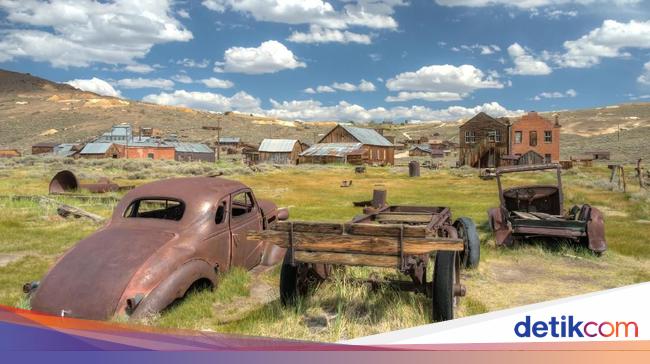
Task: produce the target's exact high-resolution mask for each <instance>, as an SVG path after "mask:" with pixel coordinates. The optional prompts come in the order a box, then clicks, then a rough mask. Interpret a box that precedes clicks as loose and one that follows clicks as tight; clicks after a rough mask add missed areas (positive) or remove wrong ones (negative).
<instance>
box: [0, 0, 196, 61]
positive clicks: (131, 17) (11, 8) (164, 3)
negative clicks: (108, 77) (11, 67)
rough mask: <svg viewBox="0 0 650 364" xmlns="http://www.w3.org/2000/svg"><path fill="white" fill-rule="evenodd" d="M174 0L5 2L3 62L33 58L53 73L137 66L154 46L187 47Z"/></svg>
mask: <svg viewBox="0 0 650 364" xmlns="http://www.w3.org/2000/svg"><path fill="white" fill-rule="evenodd" d="M170 7H171V2H170V0H151V1H140V2H129V1H114V2H99V1H92V0H81V1H74V2H71V1H67V0H50V1H38V0H27V1H22V0H3V1H0V10H1V11H2V12H4V13H6V18H5V19H6V21H7V23H8V24H7V23H5V24H3V28H4V29H5V30H4V31H3V35H2V37H1V39H0V60H2V61H7V60H12V59H15V58H29V59H32V60H35V61H39V62H49V63H50V64H51V65H52V66H54V67H69V66H74V67H86V66H88V65H90V64H91V63H95V62H100V63H107V64H114V65H117V64H124V65H135V64H137V62H136V60H137V59H141V58H143V57H145V56H146V55H147V54H148V53H149V51H150V50H151V48H152V47H153V46H154V45H156V44H162V43H168V42H174V41H189V40H190V39H192V33H191V32H190V31H188V30H187V29H185V28H184V27H183V25H182V24H180V22H178V20H176V19H175V18H174V17H173V16H171V14H172V12H171V9H170Z"/></svg>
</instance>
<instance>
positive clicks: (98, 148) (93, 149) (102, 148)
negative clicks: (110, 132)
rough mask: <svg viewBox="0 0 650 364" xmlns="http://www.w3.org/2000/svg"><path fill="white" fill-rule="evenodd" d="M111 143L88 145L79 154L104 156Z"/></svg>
mask: <svg viewBox="0 0 650 364" xmlns="http://www.w3.org/2000/svg"><path fill="white" fill-rule="evenodd" d="M111 145H113V143H88V144H86V146H84V149H82V150H81V152H79V153H80V154H104V153H106V151H107V150H108V148H110V147H111Z"/></svg>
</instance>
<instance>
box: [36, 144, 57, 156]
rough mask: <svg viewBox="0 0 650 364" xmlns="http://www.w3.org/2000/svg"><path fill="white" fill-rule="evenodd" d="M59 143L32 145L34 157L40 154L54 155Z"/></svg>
mask: <svg viewBox="0 0 650 364" xmlns="http://www.w3.org/2000/svg"><path fill="white" fill-rule="evenodd" d="M57 145H59V143H55V142H41V143H36V144H34V145H32V155H38V154H53V153H54V149H55V148H56V146H57Z"/></svg>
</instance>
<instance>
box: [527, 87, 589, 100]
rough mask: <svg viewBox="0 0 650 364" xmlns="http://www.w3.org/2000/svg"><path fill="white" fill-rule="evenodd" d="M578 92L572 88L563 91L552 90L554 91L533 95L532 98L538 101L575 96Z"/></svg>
mask: <svg viewBox="0 0 650 364" xmlns="http://www.w3.org/2000/svg"><path fill="white" fill-rule="evenodd" d="M576 96H578V92H576V90H574V89H572V88H571V89H568V90H566V91H564V92H560V91H554V92H542V93H540V94H539V95H537V96H535V97H533V100H535V101H540V100H542V99H563V98H567V97H576Z"/></svg>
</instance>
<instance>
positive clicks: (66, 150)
mask: <svg viewBox="0 0 650 364" xmlns="http://www.w3.org/2000/svg"><path fill="white" fill-rule="evenodd" d="M82 149H83V144H72V143H63V144H59V145H57V146H56V147H54V152H53V154H54V155H55V156H57V157H71V158H78V157H79V152H80V151H81V150H82Z"/></svg>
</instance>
